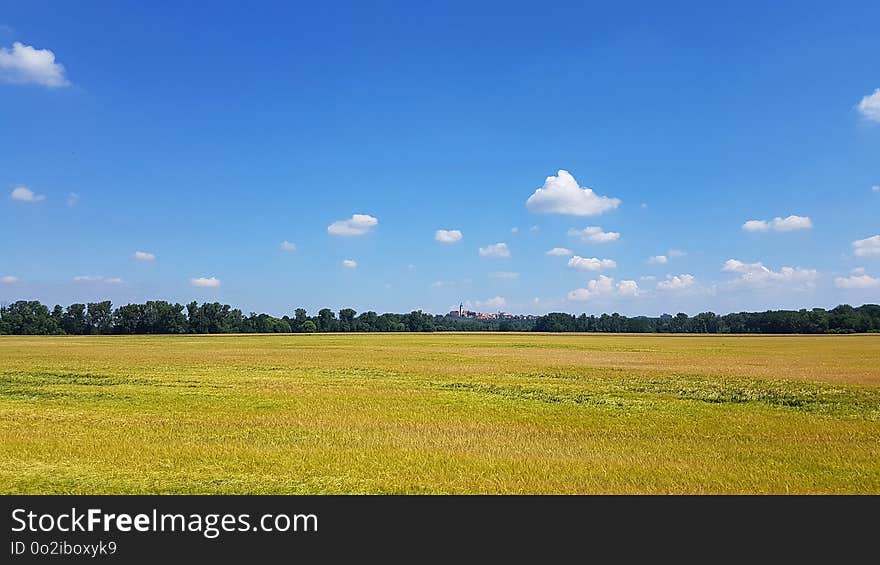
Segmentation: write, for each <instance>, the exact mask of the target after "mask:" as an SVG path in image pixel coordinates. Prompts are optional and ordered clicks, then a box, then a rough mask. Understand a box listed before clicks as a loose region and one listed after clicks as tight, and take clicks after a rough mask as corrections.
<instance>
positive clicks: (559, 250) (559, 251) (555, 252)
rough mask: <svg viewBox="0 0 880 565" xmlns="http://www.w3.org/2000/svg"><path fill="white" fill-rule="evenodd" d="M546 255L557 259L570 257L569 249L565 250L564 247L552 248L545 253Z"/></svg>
mask: <svg viewBox="0 0 880 565" xmlns="http://www.w3.org/2000/svg"><path fill="white" fill-rule="evenodd" d="M547 255H555V256H557V257H568V256H569V255H571V249H566V248H565V247H554V248H553V249H551V250H550V251H548V252H547Z"/></svg>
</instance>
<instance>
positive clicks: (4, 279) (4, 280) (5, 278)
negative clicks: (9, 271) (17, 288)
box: [0, 275, 18, 284]
mask: <svg viewBox="0 0 880 565" xmlns="http://www.w3.org/2000/svg"><path fill="white" fill-rule="evenodd" d="M17 282H18V277H13V276H12V275H4V276H2V277H0V283H3V284H12V283H17Z"/></svg>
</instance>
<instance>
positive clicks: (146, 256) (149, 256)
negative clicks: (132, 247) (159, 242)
mask: <svg viewBox="0 0 880 565" xmlns="http://www.w3.org/2000/svg"><path fill="white" fill-rule="evenodd" d="M132 257H134V259H135V260H137V261H155V260H156V254H155V253H147V252H146V251H135V252H134V253H133V254H132Z"/></svg>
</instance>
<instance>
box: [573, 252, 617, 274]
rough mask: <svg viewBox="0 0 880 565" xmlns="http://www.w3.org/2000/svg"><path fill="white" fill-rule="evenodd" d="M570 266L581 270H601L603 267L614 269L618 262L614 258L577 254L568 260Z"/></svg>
mask: <svg viewBox="0 0 880 565" xmlns="http://www.w3.org/2000/svg"><path fill="white" fill-rule="evenodd" d="M568 266H569V267H570V268H572V269H577V270H579V271H601V270H603V269H614V268H615V267H617V262H616V261H614V260H613V259H597V258H596V257H590V258H586V257H581V256H579V255H575V256H574V257H572V258H571V259H569V260H568Z"/></svg>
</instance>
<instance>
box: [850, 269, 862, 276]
mask: <svg viewBox="0 0 880 565" xmlns="http://www.w3.org/2000/svg"><path fill="white" fill-rule="evenodd" d="M849 274H851V275H864V274H865V268H864V267H853V268H852V269H850V270H849Z"/></svg>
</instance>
